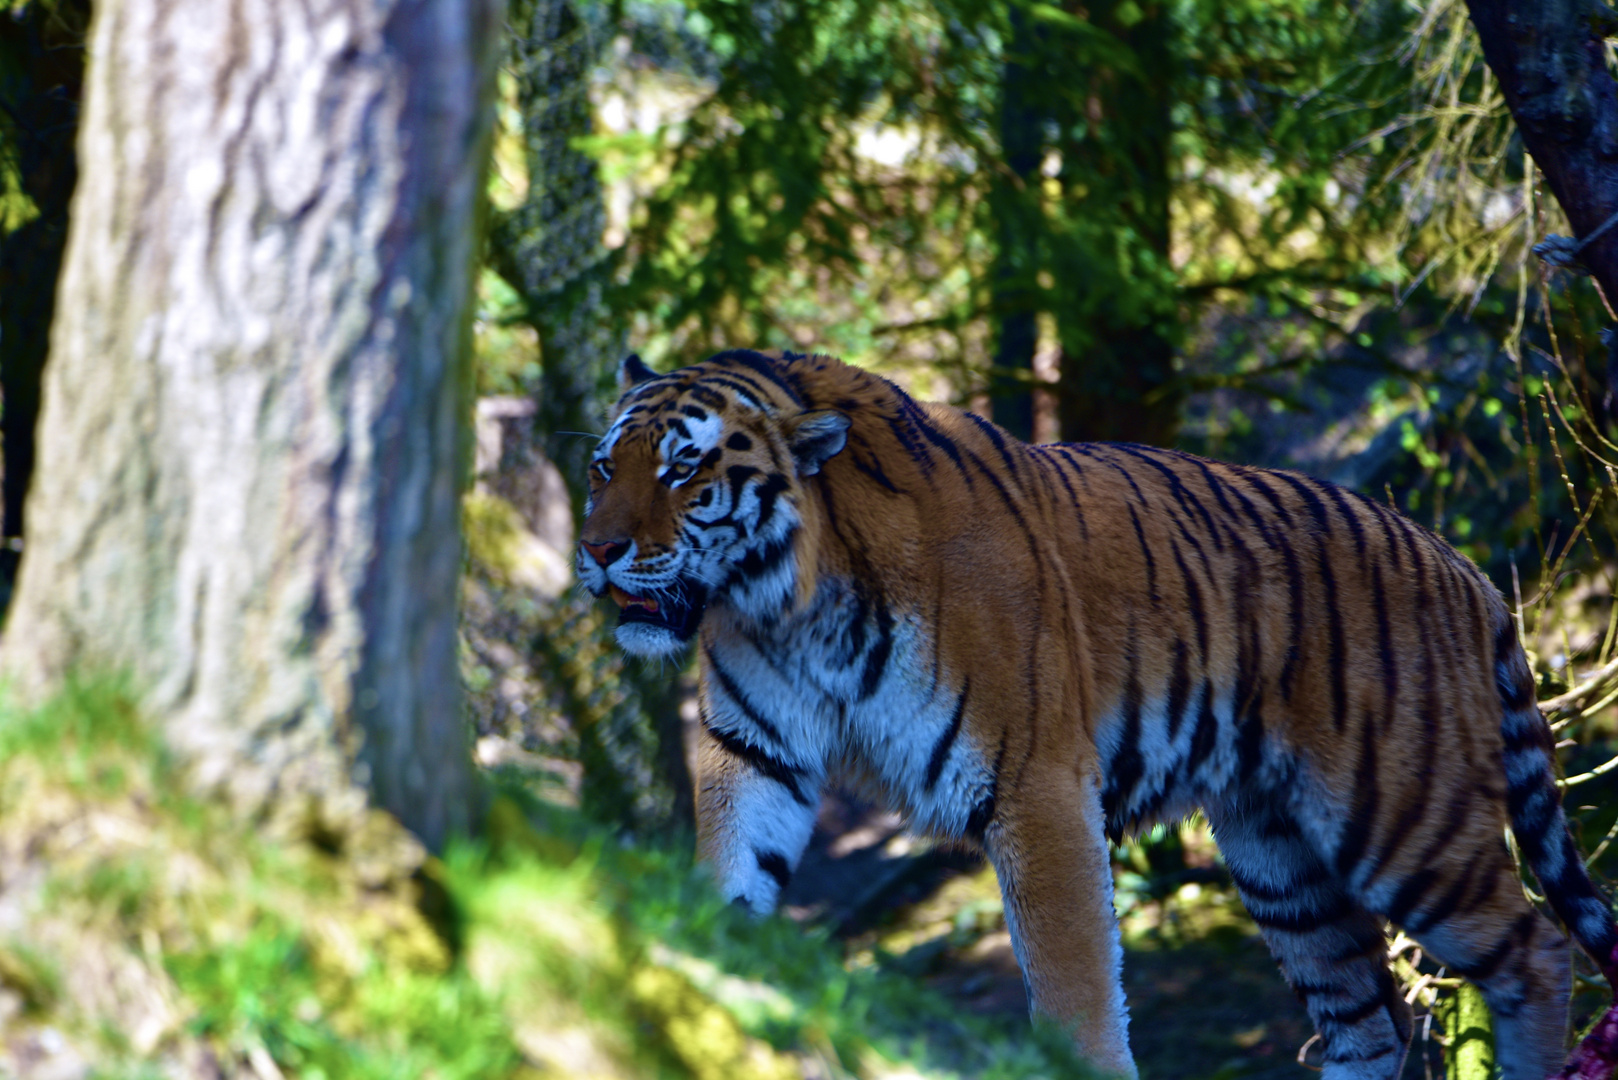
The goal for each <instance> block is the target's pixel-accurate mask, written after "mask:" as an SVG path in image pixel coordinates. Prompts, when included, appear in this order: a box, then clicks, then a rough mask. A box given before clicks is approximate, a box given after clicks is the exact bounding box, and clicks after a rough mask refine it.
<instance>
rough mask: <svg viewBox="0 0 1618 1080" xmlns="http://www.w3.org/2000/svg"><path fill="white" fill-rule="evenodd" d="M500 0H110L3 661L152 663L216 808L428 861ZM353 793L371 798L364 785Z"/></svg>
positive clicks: (462, 800) (170, 719)
mask: <svg viewBox="0 0 1618 1080" xmlns="http://www.w3.org/2000/svg"><path fill="white" fill-rule="evenodd" d="M499 22H500V8H499V3H498V0H395V2H392V3H388V2H385V0H331V2H329V3H325V4H321V5H315V6H311V5H299V4H284V3H276V2H275V0H106V2H105V3H98V4H97V5H96V11H95V21H94V24H93V26H92V31H91V42H92V46H91V56H92V57H93V61H92V63H91V65H90V70H89V74H88V78H87V82H86V92H85V98H86V101H85V114H84V120H83V124H82V128H81V136H80V142H79V154H80V159H81V161H83V162H84V171H83V175H82V178H81V181H80V185H79V190H78V192H77V194H76V195H75V198H74V202H73V209H72V225H71V235H70V238H69V242H68V254H67V262H66V267H65V270H64V273H63V279H62V284H61V290H60V294H59V295H60V298H61V302H60V306H59V308H58V311H59V317H58V318H57V320H56V323H55V326H54V327H53V331H52V335H53V336H52V342H51V343H52V354H51V360H50V364H49V365H48V366H47V368H46V376H45V387H44V395H43V396H44V404H43V411H42V416H41V423H40V439H39V462H38V468H37V472H36V475H35V479H34V487H33V492H32V494H31V496H30V499H29V504H28V505H29V517H28V526H27V533H26V547H25V552H24V557H23V565H22V569H21V576H20V580H19V583H18V589H17V595H16V599H15V602H14V607H13V611H12V615H11V618H10V622H9V624H8V627H7V630H6V640H5V647H4V650H3V653H0V661H3V665H4V668H5V670H6V672H7V673H8V674H9V676H10V677H11V678H12V679H13V680H14V681H15V682H16V683H17V684H19V685H20V686H22V687H23V688H24V689H25V690H26V691H28V692H30V693H33V694H38V693H41V692H45V691H48V690H49V688H50V687H51V686H52V685H54V684H56V683H58V682H60V681H61V680H62V679H63V678H65V677H66V676H67V675H68V674H69V673H70V672H71V671H74V670H76V669H77V670H96V669H114V670H121V671H124V672H127V673H128V674H129V675H130V676H131V677H132V678H133V679H134V681H135V685H136V687H137V688H138V689H139V691H140V692H141V693H142V695H143V699H144V702H145V704H146V705H147V707H148V709H149V710H150V711H151V712H152V714H153V715H154V716H156V717H158V718H160V719H162V720H163V721H164V723H165V725H166V730H167V731H168V734H169V736H170V740H171V741H172V742H173V743H175V744H176V745H177V747H179V748H180V749H181V750H182V751H184V752H187V753H188V754H189V755H190V756H191V758H192V760H193V761H194V762H195V763H196V765H197V769H198V776H199V779H200V780H202V781H203V782H204V783H210V784H220V785H223V786H225V787H227V788H228V789H229V790H230V791H231V792H232V793H233V794H234V795H235V796H236V797H237V798H238V799H240V800H242V801H243V802H244V803H246V804H248V805H252V806H257V807H265V808H275V809H281V808H290V809H292V810H293V811H294V812H296V813H299V814H308V813H313V814H314V815H315V816H316V818H317V822H315V823H313V824H315V825H316V826H317V827H325V828H329V827H339V828H340V827H342V824H343V821H344V818H345V815H347V814H351V813H353V812H354V810H355V802H356V800H355V799H354V798H353V796H352V794H351V793H352V791H353V790H354V789H353V788H352V786H351V785H350V784H349V783H348V781H349V780H350V779H356V778H357V779H359V780H361V781H362V782H368V784H369V786H370V788H371V790H372V792H373V795H374V797H375V800H376V801H377V802H378V803H379V804H380V805H381V806H383V807H384V808H386V809H388V810H391V811H393V812H394V813H396V814H398V815H399V816H400V817H401V818H402V819H403V821H404V822H405V824H406V825H408V826H410V827H411V828H412V829H414V830H415V831H416V832H417V833H418V834H419V835H421V836H422V837H423V839H425V840H426V841H427V842H428V843H429V844H431V845H436V844H438V843H439V842H441V841H442V840H443V838H444V837H445V836H446V835H448V834H449V833H451V832H454V831H458V830H464V829H466V828H467V827H468V825H469V823H470V820H471V817H470V815H471V813H472V800H473V776H472V771H471V767H470V762H469V760H468V755H467V752H466V746H465V741H466V739H465V734H464V724H463V718H462V716H461V700H460V687H459V680H458V674H457V667H456V653H455V647H456V636H455V614H456V611H455V609H456V595H457V583H458V578H459V573H460V565H461V544H460V539H459V517H458V515H459V498H460V491H461V487H462V473H463V465H462V459H463V456H464V454H463V446H462V443H463V428H464V426H465V421H466V413H467V411H468V409H469V395H468V386H467V380H466V378H465V375H466V355H467V341H468V337H467V331H468V323H467V310H468V309H467V304H468V300H469V297H470V292H471V286H472V282H473V274H474V258H475V255H476V247H477V244H476V241H477V238H478V235H479V234H478V230H477V227H476V218H477V210H478V207H479V205H480V201H481V191H482V179H483V167H484V162H485V159H486V157H487V131H488V109H487V107H486V106H487V103H488V99H489V91H490V89H491V87H492V76H493V70H494V61H495V58H496V48H495V46H496V39H497V31H498V28H499ZM345 791H346V792H349V793H350V794H347V795H345V794H344V792H345Z"/></svg>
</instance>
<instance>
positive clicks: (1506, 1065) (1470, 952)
mask: <svg viewBox="0 0 1618 1080" xmlns="http://www.w3.org/2000/svg"><path fill="white" fill-rule="evenodd" d="M1478 839H1479V842H1478V843H1475V844H1473V845H1463V844H1458V845H1457V846H1458V847H1464V848H1465V849H1470V850H1471V856H1470V858H1468V859H1465V860H1462V864H1463V865H1468V864H1469V865H1470V867H1471V870H1470V872H1468V871H1466V870H1463V871H1461V872H1460V873H1458V874H1457V875H1456V880H1455V884H1454V885H1453V886H1452V890H1453V891H1451V890H1445V889H1442V888H1433V889H1431V890H1430V891H1429V892H1428V897H1429V899H1428V902H1427V903H1425V904H1421V905H1417V906H1416V907H1415V908H1414V909H1413V910H1411V911H1409V912H1399V911H1395V912H1393V913H1392V917H1393V918H1394V920H1395V921H1396V922H1398V923H1400V924H1402V925H1403V926H1404V928H1405V929H1406V930H1407V931H1408V932H1409V933H1410V936H1411V937H1413V938H1415V939H1416V940H1417V941H1419V942H1421V945H1422V947H1423V948H1424V949H1426V950H1427V951H1428V952H1429V953H1430V954H1431V955H1432V956H1433V958H1434V959H1436V960H1438V961H1439V962H1441V963H1443V964H1446V965H1448V967H1449V969H1450V972H1451V973H1453V974H1458V975H1460V976H1462V977H1463V978H1465V979H1466V980H1467V981H1468V982H1471V983H1472V984H1473V985H1475V986H1476V987H1477V988H1478V989H1479V990H1481V991H1482V992H1483V999H1484V1000H1485V1001H1486V1002H1488V1004H1489V1012H1490V1013H1491V1014H1492V1016H1493V1019H1494V1035H1495V1039H1494V1041H1495V1060H1496V1062H1497V1063H1498V1064H1499V1065H1500V1071H1501V1073H1502V1074H1503V1075H1504V1076H1505V1077H1506V1080H1543V1078H1544V1077H1546V1076H1549V1075H1551V1074H1553V1073H1555V1072H1556V1071H1557V1070H1559V1069H1560V1068H1561V1067H1562V1061H1563V1059H1564V1057H1565V1056H1566V1053H1567V1019H1568V1016H1567V1009H1568V995H1569V992H1570V991H1571V989H1572V955H1571V951H1570V949H1569V946H1568V941H1567V938H1565V937H1563V936H1562V934H1561V932H1560V931H1559V930H1558V929H1557V928H1556V927H1555V926H1553V925H1552V924H1551V922H1550V920H1549V919H1546V918H1545V917H1544V916H1543V915H1541V914H1539V913H1538V912H1537V911H1535V910H1534V909H1533V908H1532V907H1530V906H1529V904H1528V900H1527V899H1526V898H1525V897H1524V896H1523V892H1522V887H1521V884H1520V883H1519V881H1518V877H1517V871H1516V868H1515V867H1514V866H1513V865H1512V861H1511V856H1510V854H1509V853H1508V852H1507V851H1506V849H1505V845H1504V844H1503V843H1501V841H1500V838H1499V834H1498V833H1496V834H1494V835H1493V836H1491V837H1488V838H1487V839H1484V838H1482V837H1480V838H1478ZM1435 916H1436V917H1435Z"/></svg>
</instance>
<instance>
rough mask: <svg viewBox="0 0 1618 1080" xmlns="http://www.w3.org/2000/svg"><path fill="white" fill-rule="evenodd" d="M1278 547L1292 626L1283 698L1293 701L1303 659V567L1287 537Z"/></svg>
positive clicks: (1283, 672)
mask: <svg viewBox="0 0 1618 1080" xmlns="http://www.w3.org/2000/svg"><path fill="white" fill-rule="evenodd" d="M1276 546H1277V547H1278V548H1279V549H1280V552H1281V562H1282V563H1283V565H1285V567H1286V572H1287V619H1288V621H1289V622H1290V623H1291V625H1292V632H1291V634H1290V635H1289V637H1288V640H1287V658H1286V660H1285V662H1284V663H1282V665H1281V698H1282V700H1284V701H1291V700H1292V680H1293V679H1294V678H1295V677H1296V676H1297V673H1298V664H1299V663H1300V662H1301V661H1302V659H1303V620H1304V610H1303V606H1304V605H1303V567H1302V566H1300V565H1299V563H1298V553H1297V552H1296V551H1294V550H1293V549H1292V542H1291V540H1290V538H1289V537H1287V536H1284V535H1283V536H1279V537H1277V539H1276Z"/></svg>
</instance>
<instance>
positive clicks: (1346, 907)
mask: <svg viewBox="0 0 1618 1080" xmlns="http://www.w3.org/2000/svg"><path fill="white" fill-rule="evenodd" d="M1209 817H1210V819H1211V820H1212V823H1213V828H1214V838H1215V839H1216V840H1217V841H1218V842H1219V850H1220V851H1221V852H1222V853H1223V854H1224V857H1225V865H1226V866H1227V867H1228V868H1229V870H1230V875H1231V877H1232V878H1233V879H1234V880H1235V882H1236V887H1237V889H1238V890H1239V891H1240V892H1241V895H1242V902H1243V903H1244V904H1245V905H1246V906H1247V910H1248V913H1249V914H1251V915H1252V917H1253V921H1254V922H1256V923H1258V925H1259V929H1260V930H1261V931H1262V932H1263V934H1264V940H1265V942H1266V943H1267V944H1268V945H1269V947H1270V952H1271V953H1272V954H1274V956H1275V958H1276V959H1277V960H1278V961H1280V964H1281V972H1282V974H1283V975H1284V976H1285V977H1286V980H1287V982H1288V983H1290V984H1291V986H1292V989H1293V990H1294V991H1295V992H1296V993H1297V995H1298V997H1299V998H1300V999H1301V1000H1302V1001H1303V1003H1304V1007H1305V1008H1306V1009H1307V1010H1308V1012H1309V1018H1310V1019H1311V1020H1313V1021H1314V1024H1315V1030H1316V1031H1317V1032H1319V1033H1320V1039H1321V1043H1322V1044H1323V1046H1324V1049H1325V1062H1324V1069H1323V1070H1322V1073H1321V1075H1322V1077H1323V1078H1324V1080H1394V1078H1395V1077H1397V1076H1398V1075H1399V1072H1400V1070H1401V1069H1402V1068H1403V1066H1404V1059H1405V1053H1406V1051H1407V1050H1408V1048H1409V1045H1410V1035H1411V1031H1412V1029H1413V1024H1412V1019H1411V1009H1410V1006H1409V1005H1408V1004H1406V1003H1405V1000H1404V998H1403V996H1401V995H1400V994H1399V992H1398V988H1397V986H1396V985H1395V984H1394V981H1393V974H1392V972H1390V971H1389V970H1388V956H1387V951H1388V950H1387V937H1386V934H1385V933H1384V932H1383V920H1382V918H1381V917H1380V916H1377V915H1373V914H1372V913H1371V912H1369V911H1367V910H1365V909H1364V908H1363V907H1361V906H1360V905H1359V904H1357V903H1356V902H1355V901H1354V900H1353V898H1352V897H1351V896H1349V894H1348V892H1347V890H1346V889H1345V887H1344V886H1343V884H1342V882H1340V881H1339V880H1338V879H1337V877H1336V875H1334V874H1333V873H1331V871H1330V870H1329V869H1328V868H1327V867H1326V865H1325V864H1324V863H1322V862H1321V860H1320V858H1319V856H1317V855H1316V854H1315V852H1314V849H1313V848H1312V847H1311V846H1310V845H1309V844H1308V842H1307V841H1306V840H1305V838H1304V837H1303V836H1302V834H1301V833H1300V832H1299V831H1298V827H1297V824H1296V822H1295V821H1293V820H1292V818H1291V816H1290V815H1289V814H1288V813H1287V811H1286V810H1285V808H1283V807H1280V806H1275V805H1270V804H1269V802H1268V801H1253V802H1247V803H1242V804H1236V805H1231V806H1226V807H1223V808H1219V809H1216V808H1213V807H1210V808H1209Z"/></svg>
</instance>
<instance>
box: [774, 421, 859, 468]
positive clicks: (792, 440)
mask: <svg viewBox="0 0 1618 1080" xmlns="http://www.w3.org/2000/svg"><path fill="white" fill-rule="evenodd" d="M848 424H849V420H848V417H847V416H844V415H843V414H842V413H840V412H833V411H832V410H831V409H820V410H817V411H815V412H806V413H799V414H798V415H797V416H795V417H793V418H792V419H791V420H789V421H787V445H788V446H790V447H791V448H792V457H793V459H794V460H796V461H797V463H798V475H799V476H813V475H815V473H817V472H819V471H820V467H821V466H822V465H824V464H826V462H828V461H830V460H831V459H832V458H834V457H836V456H837V454H838V452H839V451H840V450H842V448H843V447H844V445H846V444H847V442H848Z"/></svg>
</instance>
